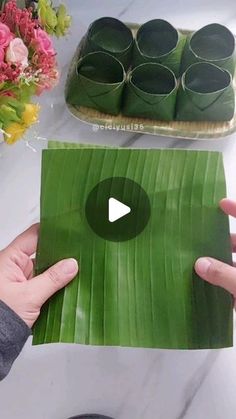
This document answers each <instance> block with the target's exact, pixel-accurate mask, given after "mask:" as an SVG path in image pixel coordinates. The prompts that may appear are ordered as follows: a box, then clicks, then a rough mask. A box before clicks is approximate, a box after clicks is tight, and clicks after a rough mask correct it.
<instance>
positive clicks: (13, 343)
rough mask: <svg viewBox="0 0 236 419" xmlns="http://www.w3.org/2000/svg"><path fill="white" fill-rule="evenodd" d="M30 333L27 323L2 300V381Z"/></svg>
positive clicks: (0, 355)
mask: <svg viewBox="0 0 236 419" xmlns="http://www.w3.org/2000/svg"><path fill="white" fill-rule="evenodd" d="M30 334H31V330H30V329H29V327H28V326H27V324H26V323H25V322H24V321H23V320H22V319H21V318H20V317H19V316H18V315H17V314H16V313H15V312H14V311H12V310H11V309H10V308H9V307H8V306H7V305H6V304H4V303H3V302H2V301H0V381H1V380H2V379H3V378H4V377H6V375H7V374H8V373H9V371H10V369H11V367H12V364H13V362H14V361H15V359H16V358H17V357H18V355H19V354H20V352H21V350H22V348H23V346H24V344H25V342H26V341H27V339H28V337H29V336H30Z"/></svg>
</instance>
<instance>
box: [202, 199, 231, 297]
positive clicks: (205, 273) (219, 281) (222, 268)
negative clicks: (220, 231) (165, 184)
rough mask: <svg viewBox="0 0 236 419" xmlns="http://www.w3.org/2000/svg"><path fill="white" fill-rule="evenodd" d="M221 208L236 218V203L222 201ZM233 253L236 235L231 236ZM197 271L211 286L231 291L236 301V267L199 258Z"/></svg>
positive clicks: (210, 259)
mask: <svg viewBox="0 0 236 419" xmlns="http://www.w3.org/2000/svg"><path fill="white" fill-rule="evenodd" d="M220 207H221V209H222V210H223V211H224V212H225V214H227V215H232V216H233V217H236V202H234V201H231V200H230V199H222V201H220ZM231 239H232V252H233V253H236V234H232V235H231ZM195 271H196V272H197V274H198V275H199V276H200V277H201V278H203V279H205V280H206V281H208V282H210V284H214V285H218V286H220V287H222V288H225V289H226V290H227V291H229V292H230V293H231V294H232V295H233V297H234V300H236V266H235V264H234V267H233V266H230V265H227V264H226V263H223V262H220V261H219V260H216V259H213V258H210V257H203V258H199V259H198V260H197V261H196V263H195Z"/></svg>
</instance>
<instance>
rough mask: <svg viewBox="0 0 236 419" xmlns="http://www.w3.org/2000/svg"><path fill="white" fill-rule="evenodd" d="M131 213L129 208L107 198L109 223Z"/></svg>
mask: <svg viewBox="0 0 236 419" xmlns="http://www.w3.org/2000/svg"><path fill="white" fill-rule="evenodd" d="M130 212H131V209H130V207H128V206H127V205H125V204H123V203H122V202H120V201H118V200H117V199H115V198H109V206H108V218H109V221H110V223H114V221H117V220H119V219H120V218H122V217H124V216H125V215H127V214H129V213H130Z"/></svg>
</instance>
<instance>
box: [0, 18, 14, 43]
mask: <svg viewBox="0 0 236 419" xmlns="http://www.w3.org/2000/svg"><path fill="white" fill-rule="evenodd" d="M12 38H13V35H12V33H11V31H10V29H9V28H8V26H7V25H5V24H4V23H1V22H0V48H1V49H3V48H6V47H7V46H8V45H9V43H10V41H11V40H12Z"/></svg>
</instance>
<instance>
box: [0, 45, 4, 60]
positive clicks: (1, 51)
mask: <svg viewBox="0 0 236 419" xmlns="http://www.w3.org/2000/svg"><path fill="white" fill-rule="evenodd" d="M4 57H5V53H4V50H3V48H1V47H0V64H2V63H3V61H4Z"/></svg>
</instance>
